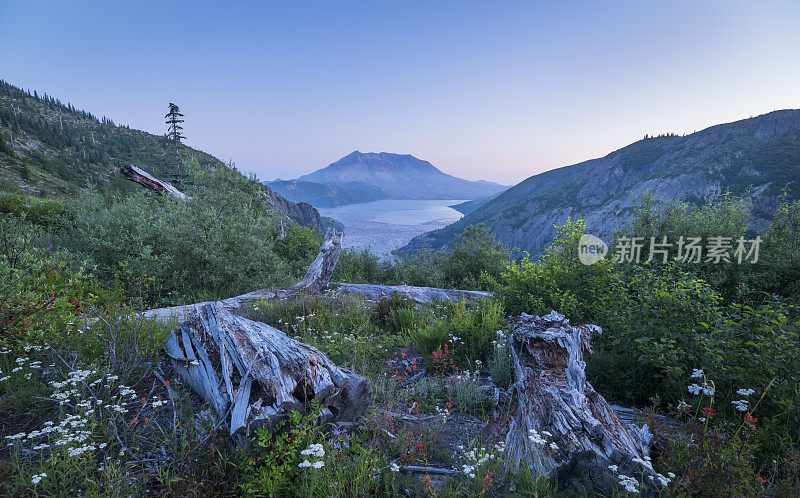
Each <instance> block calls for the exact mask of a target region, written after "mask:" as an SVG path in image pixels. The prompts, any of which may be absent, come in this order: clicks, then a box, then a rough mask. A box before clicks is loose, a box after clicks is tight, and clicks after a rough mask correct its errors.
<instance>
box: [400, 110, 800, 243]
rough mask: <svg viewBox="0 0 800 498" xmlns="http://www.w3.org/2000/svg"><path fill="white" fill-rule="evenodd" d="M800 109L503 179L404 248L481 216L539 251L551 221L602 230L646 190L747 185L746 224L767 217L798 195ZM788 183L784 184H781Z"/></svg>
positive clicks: (669, 192) (684, 196) (690, 196)
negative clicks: (482, 199) (493, 192)
mask: <svg viewBox="0 0 800 498" xmlns="http://www.w3.org/2000/svg"><path fill="white" fill-rule="evenodd" d="M798 174H800V110H782V111H775V112H771V113H769V114H764V115H762V116H758V117H755V118H749V119H743V120H740V121H736V122H733V123H727V124H721V125H717V126H712V127H710V128H707V129H705V130H702V131H698V132H696V133H692V134H691V135H686V136H677V135H665V136H659V137H651V138H645V139H643V140H640V141H638V142H635V143H633V144H631V145H628V146H627V147H624V148H622V149H619V150H617V151H614V152H612V153H610V154H608V155H607V156H605V157H602V158H599V159H592V160H589V161H585V162H582V163H578V164H573V165H571V166H566V167H563V168H558V169H554V170H551V171H546V172H544V173H541V174H538V175H535V176H532V177H530V178H528V179H526V180H524V181H523V182H521V183H519V184H518V185H515V186H514V187H511V188H510V189H508V190H507V191H505V192H503V193H502V194H500V195H499V196H497V197H496V198H495V199H493V200H491V201H489V202H488V203H486V204H485V205H483V206H481V207H480V208H478V209H477V210H475V211H474V212H472V213H470V214H468V215H467V216H465V217H464V218H462V219H461V220H459V221H458V222H456V223H453V224H452V225H449V226H447V227H445V228H443V229H440V230H435V231H433V232H429V233H426V234H423V235H420V236H419V237H416V238H415V239H414V240H412V241H411V243H410V244H409V245H408V246H406V247H405V248H404V251H414V250H416V249H419V248H421V247H423V246H428V247H431V248H434V249H438V248H442V247H446V246H447V245H448V244H449V243H450V242H451V241H452V240H453V237H454V236H455V235H456V234H459V233H461V232H463V231H464V229H465V228H466V227H467V226H469V225H476V224H479V223H486V224H487V225H488V226H489V227H490V228H491V229H492V230H493V232H494V235H495V236H496V237H497V240H498V241H500V242H502V243H503V244H504V245H506V246H507V247H509V248H516V249H518V250H523V251H528V252H530V253H532V254H536V253H539V252H540V251H541V250H542V249H544V248H545V247H546V245H547V244H548V243H549V242H550V240H551V239H552V237H553V234H554V230H553V224H556V223H562V222H563V221H565V220H566V219H567V218H570V217H571V218H573V219H575V218H578V217H582V218H584V219H585V220H586V224H587V228H588V231H589V232H590V233H593V234H595V235H598V236H601V237H608V236H609V235H611V234H612V233H613V231H614V230H615V229H617V228H619V227H620V226H621V225H622V224H623V223H624V222H625V219H626V216H627V215H628V214H629V213H630V212H631V210H632V208H633V207H634V205H635V201H636V200H637V199H638V198H640V197H641V196H642V195H643V194H645V193H647V192H651V193H653V194H654V195H655V197H656V199H658V200H661V201H668V200H676V199H680V200H685V201H688V202H693V203H701V202H702V201H703V200H704V199H706V198H708V197H709V196H713V195H715V194H719V193H721V192H724V191H726V190H730V191H731V193H733V194H736V195H742V194H746V193H747V192H748V190H749V191H750V194H749V195H750V196H751V198H752V200H753V213H752V214H753V220H754V221H753V223H754V225H755V226H760V225H762V224H763V223H764V221H765V220H766V219H767V218H768V217H769V216H770V213H771V212H772V210H773V209H774V207H775V205H776V200H777V196H778V195H779V194H780V193H781V191H782V190H783V189H784V188H786V189H787V190H788V194H789V196H790V198H794V199H797V198H800V184H798V183H797V182H796V181H794V180H796V178H797V176H798ZM787 185H788V187H787Z"/></svg>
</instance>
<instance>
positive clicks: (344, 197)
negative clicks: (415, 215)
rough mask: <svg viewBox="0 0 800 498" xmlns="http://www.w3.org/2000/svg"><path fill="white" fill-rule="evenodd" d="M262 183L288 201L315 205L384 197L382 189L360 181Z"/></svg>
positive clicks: (329, 204)
mask: <svg viewBox="0 0 800 498" xmlns="http://www.w3.org/2000/svg"><path fill="white" fill-rule="evenodd" d="M262 183H263V184H264V185H266V186H268V187H269V188H271V189H272V190H273V191H275V192H277V193H279V194H280V195H282V196H284V197H286V198H287V199H289V200H290V201H294V202H308V203H309V204H312V205H314V206H317V207H335V206H342V205H344V204H356V203H359V202H371V201H377V200H379V199H385V198H386V194H385V193H384V192H383V189H381V188H379V187H375V186H373V185H370V184H368V183H362V182H347V183H336V184H326V183H316V182H305V181H302V180H275V181H274V182H262Z"/></svg>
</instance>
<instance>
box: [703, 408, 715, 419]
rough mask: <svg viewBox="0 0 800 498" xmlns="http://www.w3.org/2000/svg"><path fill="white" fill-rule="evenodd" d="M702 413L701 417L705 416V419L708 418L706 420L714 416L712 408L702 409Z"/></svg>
mask: <svg viewBox="0 0 800 498" xmlns="http://www.w3.org/2000/svg"><path fill="white" fill-rule="evenodd" d="M702 412H703V415H705V416H706V417H708V418H711V417H713V416H714V415H716V414H715V413H714V409H713V408H711V407H710V406H707V407H705V408H703V410H702Z"/></svg>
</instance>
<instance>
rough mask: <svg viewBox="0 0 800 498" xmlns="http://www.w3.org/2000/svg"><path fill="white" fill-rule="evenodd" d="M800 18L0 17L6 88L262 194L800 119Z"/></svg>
mask: <svg viewBox="0 0 800 498" xmlns="http://www.w3.org/2000/svg"><path fill="white" fill-rule="evenodd" d="M798 27H800V2H798V1H796V0H787V1H759V2H753V1H746V2H744V1H735V0H721V1H714V0H704V1H700V2H698V1H696V0H693V1H683V0H673V1H670V2H642V1H640V0H636V1H615V0H610V1H603V2H597V1H557V2H556V1H553V2H532V1H526V2H515V1H503V2H486V1H475V2H473V1H467V0H461V1H453V2H447V1H433V2H432V1H424V2H416V1H410V0H406V1H394V2H389V1H384V2H375V1H369V2H368V1H363V2H353V1H347V0H340V1H336V2H332V1H327V2H310V1H309V2H285V1H284V2H263V1H262V2H244V1H231V2H205V1H200V0H195V1H191V2H180V1H163V0H161V1H147V0H139V1H136V2H130V1H121V0H105V1H102V2H100V1H92V2H88V1H80V0H76V1H70V2H64V1H62V0H54V1H38V0H0V78H2V79H5V80H6V81H8V82H9V83H12V84H14V85H17V86H19V87H22V88H25V89H30V90H34V89H36V90H38V91H39V92H43V91H44V92H47V93H48V94H51V95H53V96H56V97H58V98H60V99H61V100H62V101H63V102H71V103H72V104H73V105H75V106H77V107H78V108H82V109H86V110H88V111H91V112H92V113H93V114H95V115H97V116H107V117H109V118H111V119H113V120H114V122H116V123H118V124H127V125H130V126H131V127H133V128H137V129H142V130H145V131H148V132H152V133H157V134H162V133H164V131H165V130H166V128H165V126H166V125H165V124H164V119H163V115H164V114H165V113H166V111H167V105H168V103H169V102H175V103H177V104H178V105H179V106H180V107H181V109H182V110H183V111H184V113H185V114H186V123H185V129H184V135H186V137H187V140H186V143H187V144H189V145H191V146H192V147H196V148H199V149H201V150H204V151H206V152H209V153H211V154H214V155H215V156H217V157H219V158H220V159H222V160H224V161H226V162H227V161H229V160H232V161H234V162H235V163H236V164H237V166H238V167H239V168H240V169H242V170H245V171H248V172H254V173H256V174H257V175H258V176H259V178H261V179H262V180H272V179H275V178H276V177H280V178H284V179H285V178H296V177H298V176H300V175H302V174H305V173H309V172H311V171H314V170H316V169H319V168H321V167H324V166H326V165H328V164H330V163H332V162H334V161H335V160H337V159H339V158H340V157H342V156H344V155H346V154H348V153H350V152H352V151H353V150H360V151H362V152H396V153H404V154H413V155H414V156H416V157H419V158H421V159H425V160H428V161H430V162H431V163H432V164H433V165H434V166H436V167H438V168H439V169H441V170H443V171H445V172H446V173H450V174H453V175H456V176H460V177H463V178H467V179H471V180H478V179H486V180H492V181H497V182H500V183H503V184H507V185H511V184H514V183H517V182H519V181H521V180H523V179H525V178H527V177H529V176H531V175H534V174H536V173H540V172H542V171H546V170H549V169H553V168H557V167H560V166H566V165H569V164H573V163H576V162H580V161H583V160H586V159H591V158H594V157H601V156H604V155H606V154H607V153H609V152H611V151H613V150H615V149H618V148H620V147H623V146H625V145H627V144H629V143H631V142H634V141H636V140H638V139H640V138H642V137H643V136H644V135H645V134H660V133H668V132H674V133H691V132H692V131H695V130H700V129H703V128H705V127H708V126H711V125H714V124H718V123H723V122H730V121H735V120H737V119H743V118H747V117H750V116H756V115H759V114H763V113H766V112H770V111H772V110H776V109H786V108H800V28H798Z"/></svg>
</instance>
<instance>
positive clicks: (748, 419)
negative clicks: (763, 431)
mask: <svg viewBox="0 0 800 498" xmlns="http://www.w3.org/2000/svg"><path fill="white" fill-rule="evenodd" d="M757 421H758V419H757V418H755V417H754V416H752V415H751V414H750V412H747V413H745V414H744V423H745V424H747V425H748V426H749V427H750V429H752V430H756V422H757Z"/></svg>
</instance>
